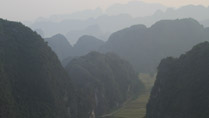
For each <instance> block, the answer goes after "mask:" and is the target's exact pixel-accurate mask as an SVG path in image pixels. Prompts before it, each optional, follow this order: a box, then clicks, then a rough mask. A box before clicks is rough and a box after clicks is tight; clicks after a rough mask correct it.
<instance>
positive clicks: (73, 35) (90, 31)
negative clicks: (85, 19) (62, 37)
mask: <svg viewBox="0 0 209 118" xmlns="http://www.w3.org/2000/svg"><path fill="white" fill-rule="evenodd" d="M83 35H91V36H95V37H98V38H99V39H103V40H105V41H106V40H107V39H108V37H109V35H110V34H109V33H104V32H103V31H102V30H101V28H100V27H99V26H98V25H92V26H89V27H87V28H86V29H83V30H73V31H70V32H68V33H67V34H66V38H67V39H69V41H70V43H71V44H75V43H76V42H77V41H78V40H79V38H80V37H82V36H83Z"/></svg>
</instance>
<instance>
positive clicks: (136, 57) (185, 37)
mask: <svg viewBox="0 0 209 118" xmlns="http://www.w3.org/2000/svg"><path fill="white" fill-rule="evenodd" d="M208 34H209V30H208V29H205V28H204V27H203V26H202V25H200V24H199V23H198V22H197V21H195V20H193V19H181V20H179V19H177V20H162V21H159V22H157V23H155V24H154V25H152V26H151V27H150V28H147V27H146V26H144V25H135V26H132V27H130V28H126V29H123V30H121V31H118V32H115V33H113V34H112V35H111V36H110V38H109V40H108V41H107V42H106V43H105V45H104V46H103V47H102V48H101V51H102V52H114V53H116V54H118V55H119V56H121V57H122V58H124V59H126V60H128V61H129V62H130V63H131V64H132V65H133V66H134V68H135V69H136V70H137V71H138V72H155V71H156V67H157V65H158V63H159V62H160V60H161V59H162V58H165V57H167V56H179V55H180V54H181V53H183V52H186V51H188V50H189V49H190V48H191V47H192V46H193V45H195V44H197V43H200V42H202V41H207V40H209V37H208Z"/></svg>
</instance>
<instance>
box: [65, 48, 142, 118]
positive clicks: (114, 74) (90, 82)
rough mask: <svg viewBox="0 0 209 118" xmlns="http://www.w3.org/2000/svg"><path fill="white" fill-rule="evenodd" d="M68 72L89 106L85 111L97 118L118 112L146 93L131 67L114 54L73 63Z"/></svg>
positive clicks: (82, 99)
mask: <svg viewBox="0 0 209 118" xmlns="http://www.w3.org/2000/svg"><path fill="white" fill-rule="evenodd" d="M66 70H67V72H68V73H69V75H70V77H71V78H72V82H73V84H74V85H75V86H76V88H77V91H78V92H80V94H82V95H83V96H84V97H82V98H80V100H81V101H86V102H87V103H88V104H86V105H84V106H83V107H82V108H83V109H87V110H89V112H90V113H92V114H95V115H96V116H101V115H103V114H105V113H108V112H111V111H112V110H114V109H117V108H119V107H120V106H121V105H122V104H123V103H124V102H125V101H126V100H128V99H131V98H133V97H136V96H137V95H139V94H140V93H141V92H143V91H144V85H143V84H142V82H141V81H140V80H139V79H138V77H137V74H136V73H135V71H134V70H133V69H132V66H131V65H130V64H129V63H128V62H126V61H124V60H122V59H120V58H119V57H118V56H117V55H115V54H112V53H108V54H100V53H98V52H91V53H89V54H87V55H85V56H82V57H79V58H76V59H73V60H72V61H71V62H70V63H69V64H68V65H67V67H66ZM89 101H90V102H89ZM84 111H86V110H84Z"/></svg>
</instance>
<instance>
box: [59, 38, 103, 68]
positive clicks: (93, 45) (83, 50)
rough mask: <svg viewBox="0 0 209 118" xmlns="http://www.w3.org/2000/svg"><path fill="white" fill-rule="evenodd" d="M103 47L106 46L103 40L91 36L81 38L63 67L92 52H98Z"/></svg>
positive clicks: (69, 53)
mask: <svg viewBox="0 0 209 118" xmlns="http://www.w3.org/2000/svg"><path fill="white" fill-rule="evenodd" d="M102 45H104V42H103V41H102V40H100V39H97V38H95V37H93V36H90V35H84V36H82V37H80V38H79V40H78V41H77V43H76V44H75V45H74V46H73V49H72V51H71V52H67V53H68V55H69V56H68V57H66V58H65V59H64V60H63V61H62V65H63V66H66V65H67V64H68V63H69V62H70V61H71V60H72V59H73V58H75V57H79V56H84V55H86V54H88V53H89V52H91V51H97V50H98V49H99V48H100V47H101V46H102Z"/></svg>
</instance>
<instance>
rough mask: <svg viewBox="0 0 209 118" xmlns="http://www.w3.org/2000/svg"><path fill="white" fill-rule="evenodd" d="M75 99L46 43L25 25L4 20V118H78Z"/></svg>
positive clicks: (0, 59) (0, 54)
mask: <svg viewBox="0 0 209 118" xmlns="http://www.w3.org/2000/svg"><path fill="white" fill-rule="evenodd" d="M74 95H75V93H74V90H73V88H72V85H71V81H70V79H69V77H68V75H67V73H65V70H64V69H63V68H62V66H61V64H60V62H59V61H58V58H57V57H56V55H55V54H54V52H53V51H51V49H50V48H49V47H48V46H47V44H46V43H45V42H44V40H43V39H42V38H41V37H40V36H39V35H37V34H36V33H34V32H33V31H32V30H30V29H29V28H27V27H25V26H23V25H22V24H21V23H16V22H10V21H6V20H2V19H0V117H2V118H58V117H59V118H76V117H77V111H76V102H75V99H74ZM73 108H74V109H73ZM74 110H75V111H74Z"/></svg>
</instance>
